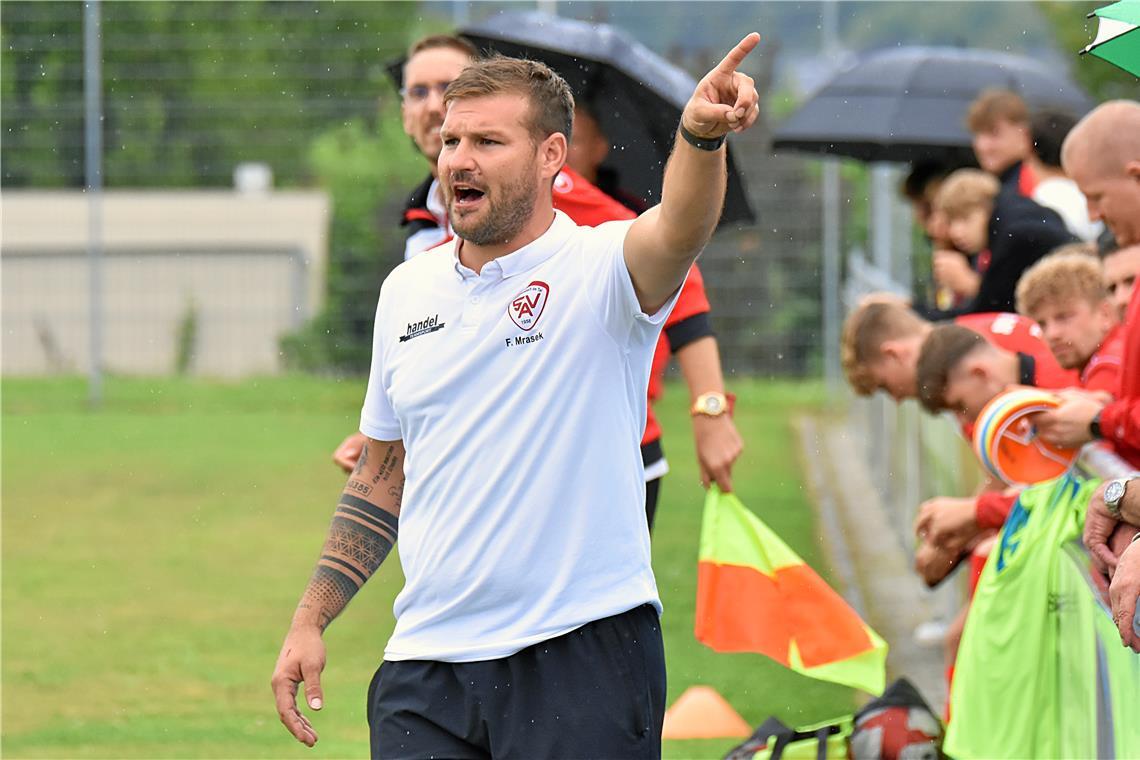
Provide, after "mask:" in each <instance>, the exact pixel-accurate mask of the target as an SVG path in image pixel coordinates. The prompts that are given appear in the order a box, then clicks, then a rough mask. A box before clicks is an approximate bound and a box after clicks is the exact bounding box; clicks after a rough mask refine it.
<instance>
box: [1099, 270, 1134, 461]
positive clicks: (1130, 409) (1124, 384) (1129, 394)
mask: <svg viewBox="0 0 1140 760" xmlns="http://www.w3.org/2000/svg"><path fill="white" fill-rule="evenodd" d="M1123 333H1124V351H1123V358H1122V360H1121V372H1120V394H1119V396H1118V397H1117V400H1116V401H1114V402H1113V403H1111V404H1109V405H1108V406H1106V407H1105V408H1104V409H1103V410H1102V411H1101V413H1100V430H1101V434H1102V435H1103V436H1104V439H1105V440H1106V441H1108V442H1109V443H1111V444H1112V446H1113V448H1115V449H1116V453H1117V454H1119V455H1120V456H1121V457H1123V458H1124V459H1125V460H1127V461H1128V463H1129V464H1131V465H1132V466H1133V467H1140V288H1133V290H1132V300H1131V301H1129V302H1128V314H1127V316H1125V318H1124V327H1123Z"/></svg>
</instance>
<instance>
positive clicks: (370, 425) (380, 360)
mask: <svg viewBox="0 0 1140 760" xmlns="http://www.w3.org/2000/svg"><path fill="white" fill-rule="evenodd" d="M387 285H388V281H387V280H385V282H384V285H382V286H381V287H380V299H379V300H378V301H377V303H376V320H375V322H374V323H373V327H372V366H371V368H370V369H369V372H368V390H367V391H366V392H365V394H364V408H363V409H361V410H360V432H361V433H364V434H365V435H366V436H368V437H369V438H371V439H372V440H374V441H398V440H400V439H401V438H402V437H403V435H402V433H401V432H400V420H399V418H398V417H397V416H396V411H395V410H394V409H393V408H392V402H391V399H389V397H388V387H387V384H386V383H387V378H386V376H385V372H384V358H385V357H384V330H383V326H384V325H385V324H386V322H385V320H384V318H383V316H382V314H383V313H384V311H385V309H384V301H385V295H384V294H385V292H386V290H387Z"/></svg>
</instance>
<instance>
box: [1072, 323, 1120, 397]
mask: <svg viewBox="0 0 1140 760" xmlns="http://www.w3.org/2000/svg"><path fill="white" fill-rule="evenodd" d="M1123 358H1124V329H1123V327H1122V326H1121V325H1117V326H1116V327H1114V328H1112V330H1111V331H1110V332H1109V333H1108V335H1106V336H1104V340H1103V341H1101V343H1100V347H1099V348H1097V350H1096V351H1095V352H1093V355H1092V356H1091V357H1090V358H1089V361H1088V363H1087V364H1085V367H1084V369H1082V370H1081V387H1082V388H1084V389H1085V390H1087V391H1106V392H1108V393H1111V394H1112V397H1113V398H1120V369H1121V365H1122V362H1123Z"/></svg>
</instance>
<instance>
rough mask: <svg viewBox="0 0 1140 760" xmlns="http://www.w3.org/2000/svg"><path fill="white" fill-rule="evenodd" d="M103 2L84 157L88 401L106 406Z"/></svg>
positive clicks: (86, 63)
mask: <svg viewBox="0 0 1140 760" xmlns="http://www.w3.org/2000/svg"><path fill="white" fill-rule="evenodd" d="M99 1H100V0H87V2H86V3H85V4H84V7H83V35H84V42H83V101H84V126H85V132H86V136H85V139H84V155H85V158H86V175H87V180H86V185H87V264H88V305H89V319H90V335H89V338H90V345H89V352H90V365H89V369H88V400H89V402H90V404H91V406H92V407H98V406H99V405H100V404H101V403H102V402H103V309H102V299H103V292H102V291H103V197H102V196H103V54H102V30H101V26H102V24H101V20H100V7H99Z"/></svg>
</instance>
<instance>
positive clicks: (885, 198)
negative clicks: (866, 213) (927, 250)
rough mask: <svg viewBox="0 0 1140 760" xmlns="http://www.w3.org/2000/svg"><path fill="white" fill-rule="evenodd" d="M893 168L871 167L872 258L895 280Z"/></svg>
mask: <svg viewBox="0 0 1140 760" xmlns="http://www.w3.org/2000/svg"><path fill="white" fill-rule="evenodd" d="M892 192H893V191H892V188H891V167H890V165H889V164H882V163H879V164H875V165H874V166H872V167H871V257H872V260H873V261H874V262H875V266H876V267H877V268H878V269H879V270H880V271H881V272H883V273H884V274H886V275H887V276H890V277H892V279H893V269H892V267H891V260H892V255H891V233H892V232H893V230H892V227H893V226H894V225H893V224H892V219H891V193H892Z"/></svg>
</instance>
